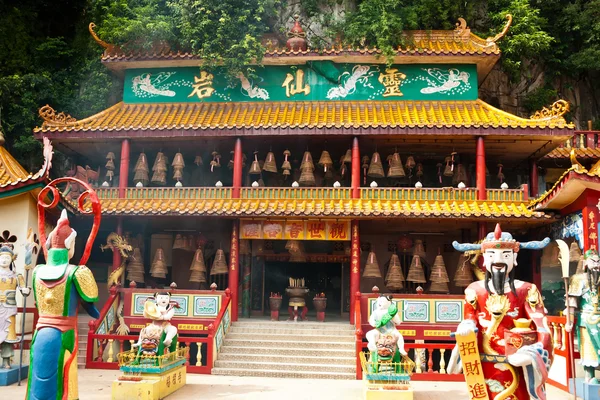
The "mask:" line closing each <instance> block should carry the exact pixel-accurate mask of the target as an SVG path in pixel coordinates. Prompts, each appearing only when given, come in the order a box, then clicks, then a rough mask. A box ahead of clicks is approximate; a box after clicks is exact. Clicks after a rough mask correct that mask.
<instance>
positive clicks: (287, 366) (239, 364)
mask: <svg viewBox="0 0 600 400" xmlns="http://www.w3.org/2000/svg"><path fill="white" fill-rule="evenodd" d="M294 361H295V360H294V359H290V360H289V362H285V363H263V362H260V361H229V360H228V361H225V360H217V361H215V368H227V369H244V368H250V369H261V368H262V369H269V370H277V371H316V372H347V373H354V372H355V371H356V366H354V365H337V364H333V363H330V364H302V363H296V362H294Z"/></svg>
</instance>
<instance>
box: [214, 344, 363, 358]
mask: <svg viewBox="0 0 600 400" xmlns="http://www.w3.org/2000/svg"><path fill="white" fill-rule="evenodd" d="M221 354H263V355H280V356H294V357H324V358H328V357H356V353H355V350H354V348H353V347H352V348H347V349H336V348H329V347H327V348H301V347H291V346H290V347H279V348H277V347H272V346H271V345H270V344H268V343H266V344H265V345H263V346H260V345H256V346H255V347H250V346H223V347H221V350H220V351H219V355H221Z"/></svg>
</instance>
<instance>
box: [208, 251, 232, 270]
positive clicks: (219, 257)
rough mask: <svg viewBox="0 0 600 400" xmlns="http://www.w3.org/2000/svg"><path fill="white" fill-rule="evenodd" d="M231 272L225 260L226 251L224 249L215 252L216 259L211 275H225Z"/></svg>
mask: <svg viewBox="0 0 600 400" xmlns="http://www.w3.org/2000/svg"><path fill="white" fill-rule="evenodd" d="M228 272H229V269H228V268H227V262H226V260H225V252H224V251H223V249H219V250H217V253H216V254H215V260H214V261H213V265H212V268H211V269H210V274H211V275H224V274H226V273H228Z"/></svg>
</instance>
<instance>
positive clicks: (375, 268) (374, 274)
mask: <svg viewBox="0 0 600 400" xmlns="http://www.w3.org/2000/svg"><path fill="white" fill-rule="evenodd" d="M381 277H382V276H381V270H380V269H379V263H378V262H377V256H376V255H375V252H374V251H371V252H369V256H368V257H367V263H366V264H365V270H364V272H363V278H381Z"/></svg>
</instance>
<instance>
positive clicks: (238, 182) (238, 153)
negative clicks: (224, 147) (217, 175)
mask: <svg viewBox="0 0 600 400" xmlns="http://www.w3.org/2000/svg"><path fill="white" fill-rule="evenodd" d="M242 157H243V156H242V139H240V138H237V139H235V147H234V149H233V191H232V196H233V198H234V199H239V198H240V192H241V187H242V163H243V161H242Z"/></svg>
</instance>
